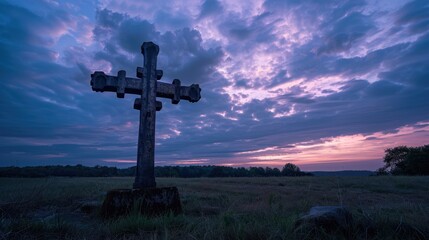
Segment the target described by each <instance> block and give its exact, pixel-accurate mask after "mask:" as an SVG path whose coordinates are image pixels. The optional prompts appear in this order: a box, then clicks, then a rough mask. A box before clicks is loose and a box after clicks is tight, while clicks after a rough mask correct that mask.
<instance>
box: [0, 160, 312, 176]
mask: <svg viewBox="0 0 429 240" xmlns="http://www.w3.org/2000/svg"><path fill="white" fill-rule="evenodd" d="M135 172H136V167H130V168H124V169H122V168H116V167H106V166H95V167H88V166H83V165H81V164H78V165H75V166H70V165H66V166H61V165H57V166H37V167H1V168H0V177H59V176H62V177H125V176H135ZM155 176H156V177H179V178H198V177H282V176H312V174H311V173H306V172H302V171H301V170H300V168H299V167H298V166H296V165H294V164H292V163H287V164H285V165H284V166H283V168H282V169H281V170H280V169H278V168H270V167H265V168H263V167H250V168H244V167H238V168H234V167H227V166H212V165H208V166H157V167H155Z"/></svg>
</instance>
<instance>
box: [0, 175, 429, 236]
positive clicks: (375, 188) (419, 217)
mask: <svg viewBox="0 0 429 240" xmlns="http://www.w3.org/2000/svg"><path fill="white" fill-rule="evenodd" d="M132 182H133V179H132V178H43V179H22V178H0V192H1V194H0V211H1V220H0V221H1V222H0V239H2V238H3V239H22V238H28V239H58V238H61V239H84V238H86V239H139V238H143V239H313V238H315V237H316V238H318V239H343V238H346V236H344V235H342V234H341V233H326V232H324V231H323V229H316V230H309V231H307V232H302V231H301V232H297V231H295V230H294V223H295V220H296V219H297V218H298V217H299V215H300V214H302V213H305V212H307V211H308V210H309V208H310V207H312V206H315V205H343V206H346V207H348V208H349V209H350V210H351V211H352V213H353V215H354V219H355V221H354V222H355V226H354V228H353V233H352V237H353V238H355V239H404V238H405V239H416V238H417V239H418V238H422V237H423V238H424V237H425V234H427V233H428V231H429V229H428V224H427V223H429V205H428V203H429V177H387V176H386V177H341V178H338V177H300V178H286V177H278V178H276V177H274V178H198V179H171V178H160V179H157V182H158V186H177V187H178V188H179V192H180V194H181V200H182V205H183V209H184V214H183V215H179V216H173V215H165V216H160V217H157V218H146V217H142V216H139V215H137V214H133V215H130V216H128V217H124V218H120V219H116V220H113V221H109V222H103V221H102V220H100V219H99V218H98V217H97V216H96V214H93V215H89V216H88V215H85V214H83V213H81V212H80V211H79V209H80V206H81V205H82V202H85V201H86V202H87V201H98V202H100V203H101V202H102V200H103V197H104V194H105V193H106V192H107V191H108V190H110V189H114V188H128V187H130V186H132ZM426 238H428V236H426Z"/></svg>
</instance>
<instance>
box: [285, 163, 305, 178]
mask: <svg viewBox="0 0 429 240" xmlns="http://www.w3.org/2000/svg"><path fill="white" fill-rule="evenodd" d="M282 175H283V176H302V175H303V172H301V169H299V167H298V166H297V165H295V164H292V163H286V164H285V165H284V166H283V169H282Z"/></svg>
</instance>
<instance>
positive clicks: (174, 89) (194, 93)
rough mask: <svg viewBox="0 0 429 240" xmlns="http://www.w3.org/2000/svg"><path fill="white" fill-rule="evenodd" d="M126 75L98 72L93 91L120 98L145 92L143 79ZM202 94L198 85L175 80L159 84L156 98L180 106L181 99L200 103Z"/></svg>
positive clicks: (94, 76) (122, 71)
mask: <svg viewBox="0 0 429 240" xmlns="http://www.w3.org/2000/svg"><path fill="white" fill-rule="evenodd" d="M139 69H140V68H138V69H137V71H139ZM125 75H126V73H125V71H124V70H120V71H119V72H118V75H117V76H109V75H106V74H105V73H104V72H100V71H96V72H94V73H93V74H91V86H92V90H93V91H95V92H116V96H117V97H118V98H123V97H124V95H125V93H128V94H136V95H140V94H141V93H142V90H143V81H142V79H141V78H130V77H125ZM138 75H139V74H138ZM158 76H159V75H158ZM161 76H162V75H161ZM158 80H159V79H158ZM200 92H201V89H200V87H199V85H198V84H192V85H191V86H181V83H180V80H179V79H174V80H173V83H171V84H169V83H164V82H157V86H156V96H157V97H161V98H169V99H171V100H172V103H173V104H178V103H179V101H180V99H183V100H188V101H189V102H198V100H200V98H201V95H200Z"/></svg>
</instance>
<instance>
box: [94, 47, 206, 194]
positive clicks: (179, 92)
mask: <svg viewBox="0 0 429 240" xmlns="http://www.w3.org/2000/svg"><path fill="white" fill-rule="evenodd" d="M141 53H142V54H143V56H144V65H143V68H142V67H137V77H138V78H130V77H126V73H125V71H124V70H120V71H119V72H118V76H108V75H106V74H104V72H98V71H97V72H94V73H93V74H91V86H92V90H93V91H96V92H104V91H106V92H116V96H117V97H118V98H123V97H124V95H125V93H130V94H137V95H140V98H137V99H135V101H134V109H137V110H140V125H139V137H138V147H137V171H136V178H135V181H134V184H133V188H135V189H142V188H154V187H156V182H155V169H154V155H155V154H154V150H155V115H156V111H160V110H161V108H162V103H161V102H159V101H156V97H161V98H169V99H171V102H172V103H173V104H178V103H179V101H180V99H184V100H188V101H190V102H198V100H200V98H201V95H200V92H201V89H200V87H199V85H198V84H192V85H191V86H189V87H185V86H181V85H180V80H179V79H174V80H173V83H172V84H168V83H163V82H158V81H157V80H160V79H161V77H162V75H163V71H162V70H158V69H156V62H157V57H158V53H159V47H158V45H156V44H154V43H153V42H145V43H143V45H142V46H141Z"/></svg>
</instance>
